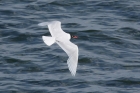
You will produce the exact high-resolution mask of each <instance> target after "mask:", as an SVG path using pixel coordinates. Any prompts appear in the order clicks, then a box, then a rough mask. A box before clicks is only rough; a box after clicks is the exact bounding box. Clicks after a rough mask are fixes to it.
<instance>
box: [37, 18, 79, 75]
mask: <svg viewBox="0 0 140 93" xmlns="http://www.w3.org/2000/svg"><path fill="white" fill-rule="evenodd" d="M38 25H39V26H46V25H48V28H49V31H50V33H51V35H52V37H48V36H43V37H42V38H43V41H44V42H45V43H46V44H47V45H49V46H50V45H52V44H53V43H54V40H55V42H56V43H57V44H58V45H59V46H60V47H61V48H62V49H63V50H64V51H65V52H66V54H67V55H68V56H69V58H68V60H67V64H68V67H69V70H70V72H71V74H72V75H73V76H75V74H76V69H77V64H78V46H77V45H75V44H73V43H72V42H70V41H69V40H70V38H71V37H70V34H68V33H66V32H64V31H63V30H62V29H61V22H60V21H52V22H43V23H40V24H38Z"/></svg>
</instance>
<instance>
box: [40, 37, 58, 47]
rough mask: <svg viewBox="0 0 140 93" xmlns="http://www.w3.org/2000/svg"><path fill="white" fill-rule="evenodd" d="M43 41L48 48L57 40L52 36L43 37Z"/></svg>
mask: <svg viewBox="0 0 140 93" xmlns="http://www.w3.org/2000/svg"><path fill="white" fill-rule="evenodd" d="M42 39H43V41H44V43H45V44H47V45H48V46H51V45H52V44H53V43H55V38H54V37H51V36H42Z"/></svg>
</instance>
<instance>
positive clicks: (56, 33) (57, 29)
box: [38, 21, 71, 40]
mask: <svg viewBox="0 0 140 93" xmlns="http://www.w3.org/2000/svg"><path fill="white" fill-rule="evenodd" d="M38 25H39V26H46V25H48V28H49V31H50V33H51V35H52V37H55V39H56V40H60V39H68V40H69V39H70V38H71V37H70V34H68V33H66V32H64V31H63V30H62V29H61V22H60V21H51V22H43V23H40V24H38Z"/></svg>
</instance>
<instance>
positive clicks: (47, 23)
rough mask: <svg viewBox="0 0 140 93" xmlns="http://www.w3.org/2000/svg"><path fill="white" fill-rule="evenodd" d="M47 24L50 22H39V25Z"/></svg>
mask: <svg viewBox="0 0 140 93" xmlns="http://www.w3.org/2000/svg"><path fill="white" fill-rule="evenodd" d="M47 25H48V22H42V23H39V24H38V26H47Z"/></svg>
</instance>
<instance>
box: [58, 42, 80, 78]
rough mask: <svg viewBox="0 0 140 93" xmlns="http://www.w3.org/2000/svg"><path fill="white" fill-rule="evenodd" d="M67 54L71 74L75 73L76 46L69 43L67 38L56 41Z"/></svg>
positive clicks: (76, 61) (76, 60)
mask: <svg viewBox="0 0 140 93" xmlns="http://www.w3.org/2000/svg"><path fill="white" fill-rule="evenodd" d="M56 43H57V44H58V45H59V46H60V47H61V48H62V49H63V50H64V51H65V52H66V53H67V55H68V56H69V59H68V60H67V64H68V67H69V70H70V72H71V74H72V75H73V76H75V74H76V70H77V64H78V47H77V45H75V44H73V43H71V42H70V41H69V40H63V41H57V42H56Z"/></svg>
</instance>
